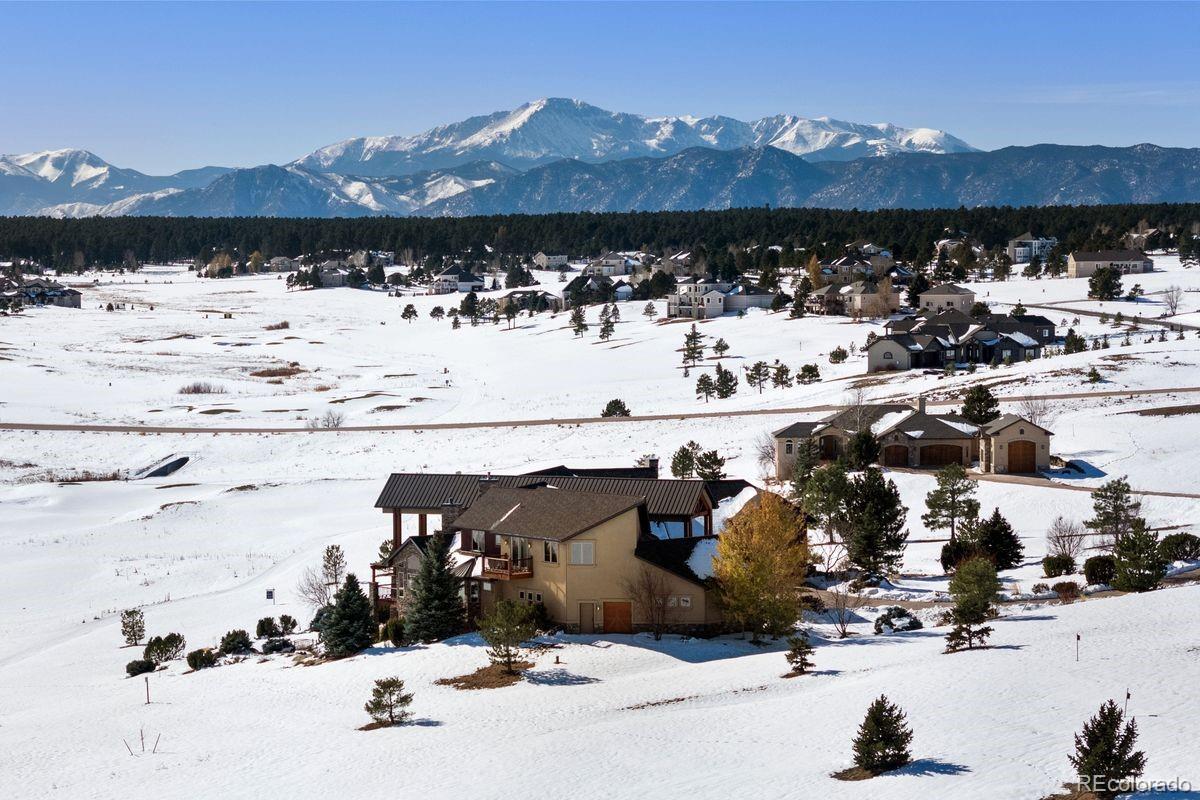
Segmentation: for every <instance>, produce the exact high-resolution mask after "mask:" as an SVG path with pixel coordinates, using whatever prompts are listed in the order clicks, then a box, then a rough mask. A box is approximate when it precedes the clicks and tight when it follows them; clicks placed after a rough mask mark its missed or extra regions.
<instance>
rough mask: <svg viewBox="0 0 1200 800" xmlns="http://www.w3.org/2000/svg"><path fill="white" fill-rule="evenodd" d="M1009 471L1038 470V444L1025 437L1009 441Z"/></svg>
mask: <svg viewBox="0 0 1200 800" xmlns="http://www.w3.org/2000/svg"><path fill="white" fill-rule="evenodd" d="M1008 471H1009V472H1037V445H1036V444H1034V443H1033V442H1030V441H1027V440H1025V439H1018V440H1017V441H1015V442H1009V445H1008Z"/></svg>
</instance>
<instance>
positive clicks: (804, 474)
mask: <svg viewBox="0 0 1200 800" xmlns="http://www.w3.org/2000/svg"><path fill="white" fill-rule="evenodd" d="M795 456H796V459H795V461H794V462H793V463H792V496H793V497H794V498H796V499H797V500H800V499H802V498H803V496H804V487H805V486H806V485H807V484H808V479H809V478H810V477H812V474H813V472H814V471H815V470H816V468H817V467H818V466H820V464H821V449H820V448H819V447H818V446H817V442H816V440H815V439H813V438H811V437H805V438H803V439H799V440H797V441H796V445H795Z"/></svg>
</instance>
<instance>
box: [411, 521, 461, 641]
mask: <svg viewBox="0 0 1200 800" xmlns="http://www.w3.org/2000/svg"><path fill="white" fill-rule="evenodd" d="M459 588H460V580H459V579H458V577H456V576H455V575H454V572H453V566H452V564H451V562H450V536H449V535H448V534H445V533H441V534H437V535H435V536H434V537H433V538H432V539H430V540H429V542H428V544H427V545H426V546H425V552H424V554H423V555H422V556H421V565H420V567H419V569H418V570H417V574H416V576H415V577H414V578H413V585H412V589H411V591H410V593H409V594H410V601H409V604H408V609H407V610H406V611H405V614H404V635H405V637H406V638H407V639H408V640H409V641H413V642H435V641H440V640H442V639H447V638H449V637H451V636H454V635H455V634H457V633H458V632H459V631H460V630H462V626H463V605H462V598H461V597H460V596H459Z"/></svg>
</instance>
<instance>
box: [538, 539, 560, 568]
mask: <svg viewBox="0 0 1200 800" xmlns="http://www.w3.org/2000/svg"><path fill="white" fill-rule="evenodd" d="M542 561H545V562H546V563H547V564H557V563H558V542H542Z"/></svg>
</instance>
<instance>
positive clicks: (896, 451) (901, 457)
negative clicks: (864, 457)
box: [883, 444, 908, 467]
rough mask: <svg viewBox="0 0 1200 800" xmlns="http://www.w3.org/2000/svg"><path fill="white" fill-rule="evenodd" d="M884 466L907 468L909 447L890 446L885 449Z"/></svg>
mask: <svg viewBox="0 0 1200 800" xmlns="http://www.w3.org/2000/svg"><path fill="white" fill-rule="evenodd" d="M883 464H884V466H887V467H907V466H908V447H907V446H905V445H902V444H889V445H888V446H887V447H885V448H883Z"/></svg>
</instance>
